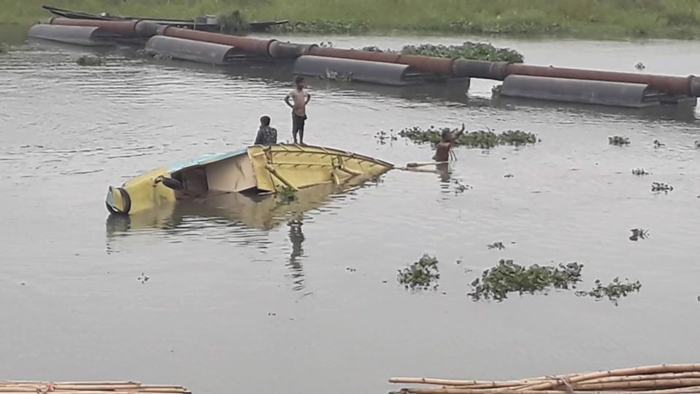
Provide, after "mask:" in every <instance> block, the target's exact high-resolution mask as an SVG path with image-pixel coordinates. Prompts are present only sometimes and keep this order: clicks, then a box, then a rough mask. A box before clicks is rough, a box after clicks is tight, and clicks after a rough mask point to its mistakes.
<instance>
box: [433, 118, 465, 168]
mask: <svg viewBox="0 0 700 394" xmlns="http://www.w3.org/2000/svg"><path fill="white" fill-rule="evenodd" d="M463 133H464V123H462V129H461V130H459V131H458V132H456V133H453V132H452V131H450V129H444V130H443V131H442V140H441V141H440V142H438V144H437V148H436V149H435V156H433V160H435V161H437V162H446V161H449V160H450V156H451V154H452V155H454V153H452V151H451V149H452V145H453V144H454V142H455V141H456V140H457V139H458V138H459V137H461V136H462V134H463Z"/></svg>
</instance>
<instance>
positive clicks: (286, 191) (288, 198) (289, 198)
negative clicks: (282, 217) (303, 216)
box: [275, 186, 299, 204]
mask: <svg viewBox="0 0 700 394" xmlns="http://www.w3.org/2000/svg"><path fill="white" fill-rule="evenodd" d="M275 198H276V199H277V201H278V202H279V203H280V204H290V203H292V202H294V201H296V200H298V199H299V197H298V196H297V191H296V190H294V189H293V188H291V187H287V186H282V187H280V188H279V189H278V190H277V194H276V195H275Z"/></svg>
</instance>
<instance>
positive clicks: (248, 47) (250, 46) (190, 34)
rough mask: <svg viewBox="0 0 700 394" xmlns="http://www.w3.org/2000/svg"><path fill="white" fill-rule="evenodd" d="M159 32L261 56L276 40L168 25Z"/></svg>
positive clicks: (264, 54) (267, 51) (267, 55)
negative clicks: (230, 47)
mask: <svg viewBox="0 0 700 394" xmlns="http://www.w3.org/2000/svg"><path fill="white" fill-rule="evenodd" d="M159 34H162V35H165V36H168V37H175V38H184V39H187V40H195V41H204V42H211V43H213V44H221V45H230V46H232V47H235V48H236V49H238V50H241V51H243V52H249V53H254V54H257V55H260V56H263V57H269V56H270V50H269V48H270V44H272V43H273V42H274V41H276V40H261V39H258V38H250V37H238V36H230V35H226V34H218V33H208V32H205V31H197V30H189V29H181V28H179V27H172V26H170V27H168V28H166V29H163V30H162V32H161V31H159Z"/></svg>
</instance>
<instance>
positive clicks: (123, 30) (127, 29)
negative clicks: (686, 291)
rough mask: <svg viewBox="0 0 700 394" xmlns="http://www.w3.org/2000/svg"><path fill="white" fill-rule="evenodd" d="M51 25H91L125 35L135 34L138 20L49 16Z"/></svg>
mask: <svg viewBox="0 0 700 394" xmlns="http://www.w3.org/2000/svg"><path fill="white" fill-rule="evenodd" d="M49 23H50V24H52V25H63V26H92V27H100V28H102V29H104V30H107V31H109V32H111V33H116V34H121V35H125V36H135V35H136V24H138V23H139V21H102V20H93V19H68V18H51V20H50V21H49Z"/></svg>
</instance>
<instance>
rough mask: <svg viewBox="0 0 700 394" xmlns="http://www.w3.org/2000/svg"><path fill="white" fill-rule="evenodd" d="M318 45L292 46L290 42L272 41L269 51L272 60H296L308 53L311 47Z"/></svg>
mask: <svg viewBox="0 0 700 394" xmlns="http://www.w3.org/2000/svg"><path fill="white" fill-rule="evenodd" d="M317 46H318V45H316V44H313V45H304V44H293V43H291V42H280V41H273V42H271V43H270V47H269V51H270V56H271V57H272V58H273V59H296V58H298V57H299V56H302V55H305V54H306V53H308V51H309V49H310V48H312V47H317Z"/></svg>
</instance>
